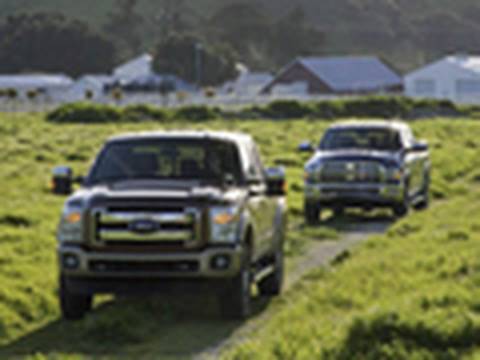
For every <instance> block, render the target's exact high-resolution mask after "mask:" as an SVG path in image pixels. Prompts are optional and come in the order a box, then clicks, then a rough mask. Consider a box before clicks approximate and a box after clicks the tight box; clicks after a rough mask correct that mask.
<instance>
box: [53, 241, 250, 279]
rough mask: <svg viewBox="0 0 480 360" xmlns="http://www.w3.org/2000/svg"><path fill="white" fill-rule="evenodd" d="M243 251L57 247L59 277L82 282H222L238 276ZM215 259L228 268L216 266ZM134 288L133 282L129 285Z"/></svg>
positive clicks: (219, 248) (232, 247)
mask: <svg viewBox="0 0 480 360" xmlns="http://www.w3.org/2000/svg"><path fill="white" fill-rule="evenodd" d="M242 254H243V250H242V247H241V246H240V245H238V246H231V247H227V246H225V247H211V248H207V249H205V250H203V251H200V252H195V253H189V252H188V253H148V254H147V253H145V254H137V253H135V254H128V253H99V252H94V251H87V250H85V249H83V248H81V247H79V246H72V245H60V246H59V248H58V261H59V266H60V269H61V273H62V274H63V275H65V276H67V277H70V278H75V277H78V278H83V279H92V280H94V279H112V280H114V279H117V280H121V279H129V280H132V279H133V280H142V279H147V280H152V279H221V278H230V277H233V276H235V275H236V274H238V272H239V271H240V268H241V262H242ZM218 257H224V258H225V259H228V261H227V263H228V264H227V265H226V266H224V267H218V266H216V265H215V261H216V259H218ZM132 285H133V286H135V282H133V284H132Z"/></svg>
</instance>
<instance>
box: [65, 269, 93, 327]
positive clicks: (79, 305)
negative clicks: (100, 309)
mask: <svg viewBox="0 0 480 360" xmlns="http://www.w3.org/2000/svg"><path fill="white" fill-rule="evenodd" d="M59 298H60V309H61V311H62V317H63V318H64V319H65V320H80V319H83V318H84V317H85V314H86V313H87V312H89V311H90V310H91V309H92V302H93V297H92V296H91V295H80V294H74V293H72V292H71V291H70V290H69V289H68V285H67V281H66V278H65V276H64V275H62V276H61V277H60V289H59Z"/></svg>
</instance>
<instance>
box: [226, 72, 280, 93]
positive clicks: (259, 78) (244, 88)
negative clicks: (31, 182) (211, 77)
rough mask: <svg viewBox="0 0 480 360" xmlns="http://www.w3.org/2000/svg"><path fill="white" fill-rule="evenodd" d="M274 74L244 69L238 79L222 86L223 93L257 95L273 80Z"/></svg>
mask: <svg viewBox="0 0 480 360" xmlns="http://www.w3.org/2000/svg"><path fill="white" fill-rule="evenodd" d="M272 79H273V76H272V75H271V74H269V73H260V72H258V73H257V72H248V71H243V72H241V73H240V75H239V76H238V78H237V79H235V80H233V81H229V82H227V83H226V84H224V85H222V87H221V88H220V90H219V91H220V93H221V94H229V95H233V96H237V97H254V96H257V95H258V94H259V93H260V91H261V90H262V89H263V87H264V86H265V85H267V84H268V83H269V82H270V81H272Z"/></svg>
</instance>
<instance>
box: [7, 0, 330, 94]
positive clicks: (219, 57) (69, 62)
mask: <svg viewBox="0 0 480 360" xmlns="http://www.w3.org/2000/svg"><path fill="white" fill-rule="evenodd" d="M137 6H138V0H117V1H116V6H115V7H114V9H113V10H112V11H111V12H110V13H109V15H108V18H107V20H106V22H105V23H104V24H103V25H102V26H101V28H100V29H95V28H93V27H92V26H91V25H89V24H87V23H86V22H83V21H80V20H77V19H73V18H70V17H67V16H66V15H63V14H60V13H47V12H39V13H20V14H16V15H11V16H8V17H7V18H5V19H4V20H3V21H2V22H1V23H0V73H28V72H53V73H66V74H69V75H71V76H74V77H77V76H80V75H82V74H86V73H106V72H110V71H111V70H112V68H113V67H114V66H115V64H118V63H119V62H121V61H124V60H127V59H129V58H131V57H132V56H135V55H138V54H139V53H140V52H144V51H148V52H150V53H153V54H154V57H155V61H154V67H155V70H156V71H157V72H159V73H168V74H175V75H178V76H180V77H181V78H183V79H185V80H187V81H189V82H193V83H197V82H199V83H200V85H202V86H211V85H218V84H221V83H223V82H225V81H226V80H229V79H232V78H234V77H235V76H236V74H237V70H236V64H237V62H239V61H242V62H244V63H246V64H247V65H249V66H253V67H254V68H259V69H262V68H263V69H267V68H268V69H270V68H271V67H272V66H278V65H279V64H281V63H283V62H285V61H287V60H289V59H291V58H292V57H294V56H296V55H298V54H300V53H305V52H306V51H307V50H308V49H314V48H318V46H319V45H320V44H321V43H322V41H323V35H322V34H321V33H319V32H317V31H316V30H315V29H314V28H313V27H311V26H309V25H308V24H307V21H306V20H305V14H304V13H303V12H302V10H301V9H296V10H295V11H293V12H291V13H289V14H288V15H286V16H285V17H284V18H282V19H280V20H278V21H276V22H274V23H272V22H271V21H269V20H268V19H267V18H266V17H265V16H264V15H262V14H261V13H260V12H258V11H257V10H256V9H255V7H252V6H250V5H246V4H233V5H231V6H227V7H224V8H221V9H220V10H219V11H218V12H217V13H215V14H214V15H213V16H211V17H209V18H208V19H205V20H204V26H201V28H202V29H203V30H202V31H196V28H195V27H193V25H191V23H190V22H191V20H189V19H188V18H187V16H186V15H185V14H188V11H186V10H185V7H184V4H183V2H182V1H169V0H167V1H166V2H164V3H163V5H162V8H161V12H160V13H159V15H157V17H155V18H154V19H153V20H152V19H146V18H145V16H144V15H142V14H141V12H139V11H137ZM146 23H147V25H148V26H146V25H145V24H146ZM197 26H198V25H197ZM239 33H242V36H241V38H238V34H239ZM152 34H153V35H154V38H155V39H154V40H152Z"/></svg>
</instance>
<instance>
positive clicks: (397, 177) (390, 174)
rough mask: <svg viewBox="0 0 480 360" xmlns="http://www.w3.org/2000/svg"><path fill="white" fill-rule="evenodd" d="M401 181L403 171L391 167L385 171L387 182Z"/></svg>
mask: <svg viewBox="0 0 480 360" xmlns="http://www.w3.org/2000/svg"><path fill="white" fill-rule="evenodd" d="M402 179H403V169H402V168H398V167H392V168H388V169H387V180H388V182H400V181H402Z"/></svg>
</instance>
